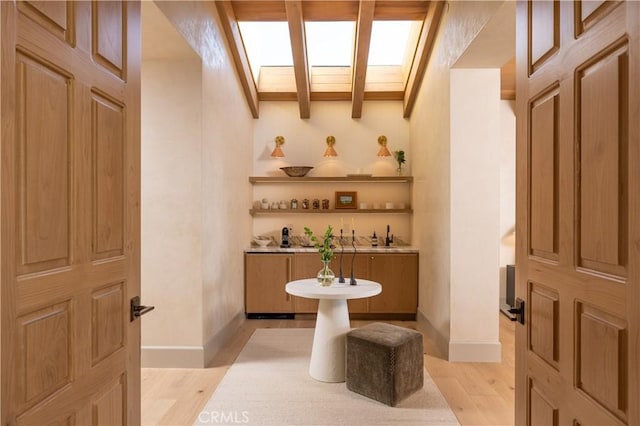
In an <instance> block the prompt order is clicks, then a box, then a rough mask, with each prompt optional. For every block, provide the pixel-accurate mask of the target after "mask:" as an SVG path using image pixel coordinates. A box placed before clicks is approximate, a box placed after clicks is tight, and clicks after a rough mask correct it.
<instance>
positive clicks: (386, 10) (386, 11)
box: [365, 0, 430, 21]
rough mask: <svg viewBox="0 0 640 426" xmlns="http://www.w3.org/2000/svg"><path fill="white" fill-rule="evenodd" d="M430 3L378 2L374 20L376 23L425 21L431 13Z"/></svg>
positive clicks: (381, 0)
mask: <svg viewBox="0 0 640 426" xmlns="http://www.w3.org/2000/svg"><path fill="white" fill-rule="evenodd" d="M365 1H366V0H365ZM429 3H430V2H428V1H415V0H414V1H400V0H391V1H389V0H378V1H376V11H375V13H374V14H373V19H375V20H376V21H385V20H390V21H394V20H396V21H423V20H424V18H426V16H427V12H428V11H429Z"/></svg>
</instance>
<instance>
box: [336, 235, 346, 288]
mask: <svg viewBox="0 0 640 426" xmlns="http://www.w3.org/2000/svg"><path fill="white" fill-rule="evenodd" d="M343 254H344V245H343V244H342V229H341V230H340V276H339V277H338V282H339V283H344V282H345V281H344V274H343V273H342V255H343Z"/></svg>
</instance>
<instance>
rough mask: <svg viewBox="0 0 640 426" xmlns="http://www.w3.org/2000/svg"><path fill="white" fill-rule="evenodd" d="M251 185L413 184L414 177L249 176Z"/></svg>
mask: <svg viewBox="0 0 640 426" xmlns="http://www.w3.org/2000/svg"><path fill="white" fill-rule="evenodd" d="M249 182H251V183H278V182H282V183H300V182H303V183H306V182H398V183H408V182H413V176H334V177H289V176H249Z"/></svg>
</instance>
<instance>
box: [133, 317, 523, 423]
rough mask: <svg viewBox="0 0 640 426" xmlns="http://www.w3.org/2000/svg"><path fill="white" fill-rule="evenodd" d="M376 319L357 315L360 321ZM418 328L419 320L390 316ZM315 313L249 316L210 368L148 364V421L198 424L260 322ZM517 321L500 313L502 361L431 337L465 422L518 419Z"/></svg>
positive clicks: (292, 323)
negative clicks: (458, 355)
mask: <svg viewBox="0 0 640 426" xmlns="http://www.w3.org/2000/svg"><path fill="white" fill-rule="evenodd" d="M369 322H371V321H355V320H352V321H351V326H352V327H359V326H362V325H365V324H367V323H369ZM390 322H391V323H393V324H396V325H401V326H404V327H408V328H413V329H418V330H419V326H418V323H416V322H415V321H390ZM314 324H315V320H313V319H296V320H246V321H245V322H244V323H243V325H242V327H241V328H240V330H239V331H238V333H236V335H235V336H234V339H233V341H232V342H231V343H230V344H229V345H228V346H227V347H226V348H225V349H224V350H223V351H221V352H220V353H219V354H218V355H217V356H216V358H215V359H214V360H213V361H212V363H211V366H209V367H208V368H204V369H182V368H143V369H142V424H143V425H149V426H151V425H162V426H169V425H172V426H173V425H175V426H182V425H192V424H193V423H194V422H195V420H196V417H197V416H198V413H199V412H200V410H201V409H202V407H203V406H204V405H205V403H206V402H207V401H208V400H209V398H210V397H211V395H212V394H213V391H214V390H215V388H216V386H217V385H218V383H220V381H221V380H222V377H223V376H224V374H225V373H226V371H227V370H228V368H229V367H230V366H231V364H233V361H234V360H235V359H236V357H237V356H238V354H239V353H240V351H241V350H242V348H243V347H244V345H245V343H246V342H247V340H249V338H250V337H251V334H253V331H254V330H255V329H257V328H292V327H294V328H304V327H307V328H308V327H313V326H314ZM514 331H515V325H514V323H512V322H510V321H509V320H508V319H507V318H506V317H504V316H503V315H500V341H501V342H502V362H501V363H459V362H458V363H449V362H447V361H445V360H443V359H442V357H441V355H440V354H439V353H438V351H437V350H436V348H435V345H434V343H433V342H432V341H430V340H429V339H427V338H426V337H425V339H424V343H425V355H424V363H425V367H426V368H427V370H428V371H429V374H430V375H431V377H432V378H433V380H434V382H435V383H436V385H437V386H438V387H439V388H440V391H441V392H442V394H443V395H444V397H445V398H446V400H447V402H448V403H449V405H450V406H451V409H452V411H453V412H454V413H455V415H456V416H457V418H458V421H459V422H460V424H461V425H492V426H497V425H513V423H514V374H515V354H514Z"/></svg>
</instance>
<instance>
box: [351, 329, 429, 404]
mask: <svg viewBox="0 0 640 426" xmlns="http://www.w3.org/2000/svg"><path fill="white" fill-rule="evenodd" d="M346 351H347V374H346V382H347V389H349V390H350V391H352V392H356V393H359V394H361V395H364V396H366V397H369V398H372V399H375V400H376V401H380V402H382V403H384V404H387V405H390V406H395V405H396V404H397V403H398V402H400V401H402V400H403V399H405V398H407V397H408V396H410V395H411V394H413V393H414V392H416V391H417V390H419V389H421V388H422V386H423V384H424V370H423V368H424V358H423V347H422V334H421V333H419V332H417V331H415V330H410V329H408V328H403V327H398V326H396V325H391V324H385V323H381V322H376V323H373V324H369V325H366V326H364V327H360V328H357V329H355V330H352V331H350V332H349V333H347V348H346Z"/></svg>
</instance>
